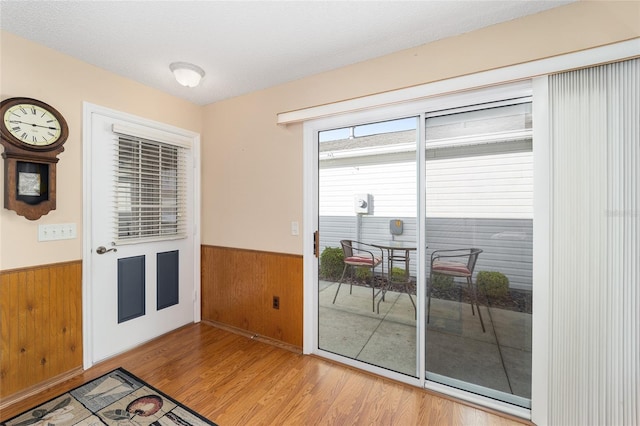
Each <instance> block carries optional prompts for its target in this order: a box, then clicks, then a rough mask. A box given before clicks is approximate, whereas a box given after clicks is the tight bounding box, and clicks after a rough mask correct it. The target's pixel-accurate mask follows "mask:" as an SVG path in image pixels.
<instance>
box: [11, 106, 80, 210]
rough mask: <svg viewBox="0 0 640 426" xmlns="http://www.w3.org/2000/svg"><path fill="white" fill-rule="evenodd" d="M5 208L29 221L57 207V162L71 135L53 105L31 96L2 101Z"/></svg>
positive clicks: (64, 121)
mask: <svg viewBox="0 0 640 426" xmlns="http://www.w3.org/2000/svg"><path fill="white" fill-rule="evenodd" d="M0 117H1V118H2V123H1V124H0V143H2V145H3V146H4V152H3V153H2V158H4V207H5V208H6V209H9V210H13V211H15V212H16V213H17V214H19V215H20V216H24V217H26V218H27V219H29V220H36V219H39V218H40V217H41V216H42V215H45V214H47V213H49V212H50V211H51V210H55V208H56V164H57V162H58V154H60V153H61V152H62V151H64V147H63V146H62V145H63V144H64V143H65V142H66V140H67V137H68V135H69V129H68V127H67V122H66V120H65V119H64V117H63V116H62V114H60V113H59V112H58V110H56V109H55V108H53V107H52V106H51V105H48V104H46V103H44V102H42V101H39V100H37V99H31V98H10V99H5V100H4V101H2V102H1V103H0Z"/></svg>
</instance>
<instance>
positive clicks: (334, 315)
mask: <svg viewBox="0 0 640 426" xmlns="http://www.w3.org/2000/svg"><path fill="white" fill-rule="evenodd" d="M511 90H512V89H509V90H504V89H501V90H487V91H482V92H480V94H478V93H475V94H457V95H454V96H450V97H446V98H444V97H443V98H439V99H430V100H428V101H425V102H423V103H420V104H416V105H414V106H412V107H410V108H409V107H406V108H404V107H403V108H404V109H402V111H405V110H410V111H411V113H408V114H402V113H400V114H398V110H399V108H392V107H390V108H388V109H387V110H385V111H376V112H375V114H369V115H368V114H367V113H362V114H354V116H353V121H351V120H350V118H348V117H340V118H339V119H335V120H332V119H325V120H323V121H322V122H321V123H319V124H318V128H317V130H316V131H315V133H314V138H315V144H316V157H315V159H316V160H317V164H318V167H317V213H318V216H317V221H318V222H317V229H318V233H317V236H316V250H317V254H318V265H317V282H316V284H317V287H316V289H317V291H316V292H315V296H316V300H317V305H316V307H315V308H316V312H317V327H316V330H315V332H316V333H317V336H316V343H317V346H316V349H317V351H318V353H320V354H321V355H325V356H328V357H331V358H334V359H337V360H340V361H344V362H346V363H348V364H351V365H354V366H356V367H360V368H365V369H367V370H370V371H374V372H376V373H379V374H384V375H387V376H389V377H392V378H394V379H398V380H405V381H407V382H409V383H415V384H422V385H425V386H426V387H429V386H431V387H434V388H437V387H440V389H441V388H442V385H445V386H448V387H449V388H450V389H457V390H462V391H464V392H465V394H466V395H471V394H473V395H472V397H473V398H476V395H478V396H479V397H480V398H490V399H491V401H501V402H506V403H508V404H512V405H514V406H517V407H523V408H525V409H526V408H529V407H530V398H531V352H532V345H531V338H532V332H531V326H532V300H533V297H532V295H533V280H532V254H533V237H532V236H533V153H532V147H533V136H532V113H531V109H532V108H531V106H532V100H531V90H530V86H529V85H528V84H521V85H519V86H517V90H513V91H511ZM385 112H389V115H388V116H389V117H401V118H393V119H391V118H389V119H380V117H381V116H384V114H385ZM371 117H375V118H374V119H371ZM345 123H346V124H345Z"/></svg>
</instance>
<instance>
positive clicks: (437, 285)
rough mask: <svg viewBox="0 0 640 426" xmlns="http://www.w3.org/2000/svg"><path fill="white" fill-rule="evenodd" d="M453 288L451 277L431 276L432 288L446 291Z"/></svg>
mask: <svg viewBox="0 0 640 426" xmlns="http://www.w3.org/2000/svg"><path fill="white" fill-rule="evenodd" d="M452 287H453V277H452V276H451V275H443V274H433V288H434V289H437V290H442V291H447V290H451V288H452Z"/></svg>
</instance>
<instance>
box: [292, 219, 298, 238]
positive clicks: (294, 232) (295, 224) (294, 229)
mask: <svg viewBox="0 0 640 426" xmlns="http://www.w3.org/2000/svg"><path fill="white" fill-rule="evenodd" d="M299 234H300V228H299V227H298V222H296V221H293V222H291V235H299Z"/></svg>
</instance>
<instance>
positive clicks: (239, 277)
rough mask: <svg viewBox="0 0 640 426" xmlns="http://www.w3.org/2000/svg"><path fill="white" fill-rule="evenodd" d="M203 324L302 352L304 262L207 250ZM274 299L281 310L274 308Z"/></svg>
mask: <svg viewBox="0 0 640 426" xmlns="http://www.w3.org/2000/svg"><path fill="white" fill-rule="evenodd" d="M201 251H202V253H201V254H202V266H201V270H202V319H203V320H205V321H206V320H208V321H215V322H218V323H222V324H227V325H230V326H232V327H236V328H240V329H243V330H247V331H249V332H250V333H255V334H259V335H262V336H266V337H269V338H272V339H276V340H279V341H282V342H285V343H288V344H290V345H293V346H296V347H298V348H301V347H302V304H303V299H302V285H303V278H302V256H299V255H291V254H281V253H270V252H261V251H253V250H244V249H235V248H226V247H215V246H202V250H201ZM273 296H278V297H279V298H280V309H274V308H273Z"/></svg>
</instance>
